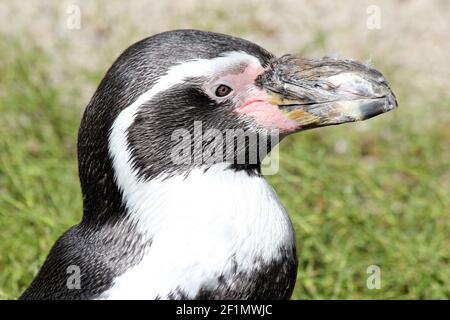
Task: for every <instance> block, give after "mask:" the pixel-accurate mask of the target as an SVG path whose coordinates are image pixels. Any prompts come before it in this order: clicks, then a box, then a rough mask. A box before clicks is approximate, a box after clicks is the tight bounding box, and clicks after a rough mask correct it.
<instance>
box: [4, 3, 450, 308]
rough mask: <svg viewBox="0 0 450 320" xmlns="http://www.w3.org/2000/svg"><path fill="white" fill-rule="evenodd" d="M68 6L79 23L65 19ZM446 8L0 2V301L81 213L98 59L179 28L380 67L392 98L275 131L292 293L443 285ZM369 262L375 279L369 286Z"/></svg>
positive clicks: (419, 295) (449, 184)
mask: <svg viewBox="0 0 450 320" xmlns="http://www.w3.org/2000/svg"><path fill="white" fill-rule="evenodd" d="M72 5H76V6H77V7H76V8H79V9H80V13H81V20H80V22H81V25H80V28H79V29H71V28H70V27H68V24H67V23H68V19H69V18H70V15H71V14H72V13H73V7H72ZM371 5H375V7H373V6H371ZM377 12H378V13H377ZM374 14H375V16H374ZM371 19H376V20H375V22H377V21H378V22H379V23H378V24H376V25H375V28H373V27H374V25H373V20H371ZM449 21H450V3H449V2H448V1H438V0H436V1H420V0H417V1H413V0H410V1H406V0H405V1H400V0H397V1H376V0H374V1H339V2H331V1H330V2H329V1H314V2H313V1H275V0H273V1H256V0H254V1H245V2H242V1H234V0H230V1H219V0H209V1H192V0H182V1H181V0H177V1H168V2H162V1H140V0H139V1H132V2H131V1H130V2H126V3H124V2H122V1H75V0H74V1H68V2H64V1H26V2H25V1H12V0H6V1H2V2H1V3H0V299H14V298H16V297H17V296H18V295H19V294H20V293H21V291H22V290H23V289H24V288H25V287H26V286H27V285H28V284H29V282H30V281H31V279H32V277H33V276H34V275H35V273H36V272H37V271H38V269H39V267H40V266H41V264H42V262H43V261H44V259H45V257H46V255H47V253H48V251H49V249H50V247H51V246H52V244H53V243H54V241H55V240H56V239H57V237H58V236H59V235H60V234H61V233H62V232H63V231H65V230H66V229H67V228H68V227H69V226H71V225H73V224H75V223H77V222H78V221H79V220H80V218H81V213H82V207H81V194H80V190H79V184H78V176H77V159H76V135H77V130H78V125H79V122H80V117H81V114H82V111H83V109H84V107H85V106H86V105H87V103H88V101H89V98H90V97H91V96H92V94H93V93H94V91H95V89H96V86H97V85H98V83H99V81H100V79H101V78H102V76H103V74H104V73H105V71H106V69H107V68H108V67H109V66H110V65H111V63H112V62H113V61H114V59H115V58H116V57H117V56H118V55H119V54H120V52H121V51H122V50H124V49H125V48H126V47H127V46H129V45H130V44H131V43H133V42H135V41H137V40H139V39H141V38H144V37H146V36H149V35H152V34H154V33H157V32H161V31H165V30H169V29H177V28H197V29H203V30H211V31H217V32H223V33H228V34H233V35H237V36H241V37H244V38H246V39H248V40H251V41H253V42H256V43H258V44H260V45H262V46H263V47H265V48H266V49H268V50H270V51H272V52H274V53H276V54H278V55H280V54H283V53H288V52H289V53H296V54H299V55H302V56H306V57H320V56H323V55H334V54H340V55H341V56H343V57H350V58H354V59H358V60H363V61H369V62H370V63H371V64H372V65H373V66H375V67H376V68H377V69H379V70H380V71H382V72H383V73H384V74H385V75H386V76H387V78H388V79H389V80H390V82H391V84H392V88H393V90H394V92H396V94H397V97H398V100H399V104H400V107H399V109H397V110H395V111H394V112H390V113H388V114H385V115H382V116H380V117H377V118H375V119H371V120H369V121H366V122H362V123H357V124H346V125H342V126H338V127H328V128H323V129H318V130H312V131H308V132H304V133H301V134H297V135H295V136H292V137H290V138H288V139H286V140H285V141H283V143H282V144H281V149H280V150H281V154H280V158H281V163H280V167H281V168H280V172H279V173H278V174H277V175H275V176H270V177H268V179H269V180H270V182H271V183H272V184H273V186H274V188H275V189H276V191H277V192H278V194H279V196H280V198H281V200H282V202H283V203H284V204H285V206H286V208H287V210H288V212H289V213H290V216H291V219H292V220H293V223H294V226H295V229H296V232H297V239H298V254H299V260H300V265H299V273H298V280H297V285H296V288H295V292H294V296H293V298H295V299H319V298H327V299H328V298H332V299H384V298H387V299H402V298H406V299H448V298H450V267H449V262H450V261H449V257H450V92H449V88H450V85H449V79H450V64H449V57H450V55H449V53H450V39H449V34H450V33H449V31H450V30H449ZM370 265H377V266H379V267H380V268H381V277H382V278H381V289H375V290H370V289H368V288H367V287H366V279H367V277H368V274H367V272H366V271H367V267H368V266H370Z"/></svg>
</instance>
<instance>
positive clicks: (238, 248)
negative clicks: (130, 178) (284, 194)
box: [101, 164, 294, 299]
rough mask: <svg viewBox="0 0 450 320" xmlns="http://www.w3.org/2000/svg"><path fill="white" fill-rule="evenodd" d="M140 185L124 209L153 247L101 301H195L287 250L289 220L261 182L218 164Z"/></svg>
mask: <svg viewBox="0 0 450 320" xmlns="http://www.w3.org/2000/svg"><path fill="white" fill-rule="evenodd" d="M138 184H139V186H138V185H136V189H135V190H133V192H127V207H128V208H129V209H130V214H131V217H132V219H133V220H135V222H136V223H137V228H138V230H139V232H141V233H142V234H145V235H146V237H147V239H152V245H151V247H150V249H149V250H148V252H147V254H146V255H145V256H144V258H143V259H142V261H141V262H140V263H139V264H138V265H136V266H134V267H132V268H130V269H128V270H127V271H126V272H125V273H124V274H123V275H121V276H120V277H118V278H116V279H115V280H114V284H113V287H112V288H111V289H109V290H108V291H106V292H105V293H103V294H102V296H101V298H106V299H128V298H130V299H154V298H156V297H159V298H162V299H164V298H167V295H168V294H169V293H171V292H173V291H174V290H176V289H181V290H182V291H183V292H184V293H185V294H187V295H188V296H190V297H194V296H195V294H196V293H197V292H198V290H199V289H200V288H201V287H202V286H211V287H214V285H215V284H216V283H217V280H218V277H219V276H220V275H224V276H225V277H226V275H227V274H230V272H232V270H233V269H234V268H236V267H237V268H238V270H237V271H238V272H239V271H245V270H248V271H250V270H252V269H254V268H257V265H256V264H255V260H257V259H259V260H261V259H262V260H263V261H264V262H267V263H268V262H270V261H272V260H273V259H277V257H278V255H279V248H280V246H281V245H285V247H288V248H289V247H291V246H293V242H294V233H293V230H292V226H291V223H290V220H289V218H288V216H287V214H286V212H285V210H284V208H283V206H282V204H281V203H280V202H279V200H278V198H277V196H276V194H275V192H274V191H273V189H272V187H271V186H270V185H269V184H268V183H267V182H266V181H265V179H264V178H262V177H257V176H249V175H248V174H247V173H246V172H245V171H238V172H236V171H234V170H231V169H226V166H225V165H224V164H217V165H215V166H213V167H212V168H210V169H209V170H208V171H206V172H204V170H203V169H195V170H193V171H192V172H191V173H190V174H189V175H188V176H187V177H184V176H175V177H172V178H169V179H166V180H163V179H157V180H156V179H155V180H152V181H149V182H140V183H138ZM234 271H236V270H234Z"/></svg>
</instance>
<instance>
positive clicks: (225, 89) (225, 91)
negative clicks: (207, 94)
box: [215, 84, 233, 97]
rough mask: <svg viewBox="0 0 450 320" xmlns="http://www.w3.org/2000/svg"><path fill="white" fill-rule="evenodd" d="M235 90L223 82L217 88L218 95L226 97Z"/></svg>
mask: <svg viewBox="0 0 450 320" xmlns="http://www.w3.org/2000/svg"><path fill="white" fill-rule="evenodd" d="M231 91H233V89H231V88H230V87H229V86H226V85H224V84H221V85H220V86H218V87H217V89H216V93H215V94H216V96H218V97H225V96H227V95H229V94H230V92H231Z"/></svg>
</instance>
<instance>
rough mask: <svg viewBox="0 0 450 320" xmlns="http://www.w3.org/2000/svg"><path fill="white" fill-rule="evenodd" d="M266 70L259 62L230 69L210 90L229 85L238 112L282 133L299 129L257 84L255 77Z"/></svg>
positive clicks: (219, 77)
mask: <svg viewBox="0 0 450 320" xmlns="http://www.w3.org/2000/svg"><path fill="white" fill-rule="evenodd" d="M265 71H266V69H265V68H263V67H262V66H261V65H259V64H258V65H257V64H248V65H244V66H240V67H239V68H236V69H234V70H229V71H228V72H225V73H222V74H221V75H220V76H218V77H217V78H216V79H214V81H213V82H212V86H211V89H210V90H211V91H210V92H212V90H214V88H216V87H217V85H218V84H225V85H229V86H230V87H231V88H232V89H233V92H232V96H231V99H232V100H233V101H234V102H235V103H236V105H237V106H238V107H237V109H236V112H237V113H239V114H243V115H247V116H249V117H251V118H253V119H254V120H255V121H256V122H257V123H258V124H259V125H261V126H263V127H264V128H266V129H267V130H274V129H276V130H279V131H280V132H281V133H291V132H294V131H297V130H298V129H299V125H298V124H297V123H296V122H295V121H293V120H291V119H289V118H288V117H287V116H286V115H285V114H284V113H283V112H281V111H280V110H279V108H278V106H277V105H274V104H271V103H269V102H268V101H269V98H270V97H269V95H268V94H267V93H266V91H265V90H263V89H260V88H258V87H256V86H255V79H256V78H257V77H258V76H259V75H261V74H262V73H264V72H265ZM227 98H228V99H230V97H227ZM216 99H217V98H216Z"/></svg>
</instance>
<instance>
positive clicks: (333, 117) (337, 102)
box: [259, 56, 397, 131]
mask: <svg viewBox="0 0 450 320" xmlns="http://www.w3.org/2000/svg"><path fill="white" fill-rule="evenodd" d="M259 81H260V85H261V86H262V87H264V88H265V90H266V91H267V93H268V95H269V102H270V103H272V104H275V105H278V107H279V109H280V110H281V111H282V112H283V113H284V114H285V115H286V117H287V118H289V119H291V120H294V121H295V122H296V123H297V124H298V126H299V127H298V130H297V131H299V130H306V129H310V128H316V127H323V126H328V125H337V124H341V123H346V122H353V121H360V120H365V119H369V118H372V117H375V116H377V115H380V114H382V113H385V112H388V111H390V110H392V109H394V108H396V107H397V100H396V98H395V95H394V93H393V92H392V90H391V89H390V87H389V84H388V82H387V81H386V79H385V78H384V76H383V75H382V74H381V73H380V72H378V71H376V70H374V69H372V68H369V67H368V66H366V65H364V64H361V63H358V62H356V61H351V60H338V59H333V58H322V59H318V60H307V59H300V58H295V57H293V56H283V57H281V58H280V59H278V60H276V61H274V62H273V63H272V66H271V68H270V69H269V70H268V71H266V72H265V73H264V74H263V75H261V77H260V79H259Z"/></svg>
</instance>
